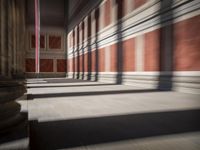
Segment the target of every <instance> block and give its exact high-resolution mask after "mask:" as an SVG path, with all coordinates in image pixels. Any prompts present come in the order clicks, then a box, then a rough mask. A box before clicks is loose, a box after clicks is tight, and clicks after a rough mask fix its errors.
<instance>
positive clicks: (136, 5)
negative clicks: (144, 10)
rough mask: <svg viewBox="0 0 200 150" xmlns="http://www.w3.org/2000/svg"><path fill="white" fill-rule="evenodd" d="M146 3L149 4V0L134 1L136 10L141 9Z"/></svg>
mask: <svg viewBox="0 0 200 150" xmlns="http://www.w3.org/2000/svg"><path fill="white" fill-rule="evenodd" d="M146 2H147V0H134V9H137V8H139V7H141V6H142V5H144V4H145V3H146Z"/></svg>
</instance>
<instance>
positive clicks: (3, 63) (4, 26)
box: [0, 0, 8, 76]
mask: <svg viewBox="0 0 200 150" xmlns="http://www.w3.org/2000/svg"><path fill="white" fill-rule="evenodd" d="M0 7H1V9H0V10H1V64H0V65H1V74H2V75H5V76H6V75H8V71H7V67H8V66H7V64H8V63H7V39H8V38H7V33H6V32H7V8H8V7H7V1H6V0H1V5H0Z"/></svg>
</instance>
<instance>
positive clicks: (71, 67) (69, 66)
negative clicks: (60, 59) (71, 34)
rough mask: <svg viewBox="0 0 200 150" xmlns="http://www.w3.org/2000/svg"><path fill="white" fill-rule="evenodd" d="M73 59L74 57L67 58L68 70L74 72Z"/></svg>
mask: <svg viewBox="0 0 200 150" xmlns="http://www.w3.org/2000/svg"><path fill="white" fill-rule="evenodd" d="M72 69H73V59H72V58H69V59H68V60H67V71H68V72H73V70H72Z"/></svg>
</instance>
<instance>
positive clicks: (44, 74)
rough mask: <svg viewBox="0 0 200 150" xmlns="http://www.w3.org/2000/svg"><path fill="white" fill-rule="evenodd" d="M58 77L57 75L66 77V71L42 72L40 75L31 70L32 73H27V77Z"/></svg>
mask: <svg viewBox="0 0 200 150" xmlns="http://www.w3.org/2000/svg"><path fill="white" fill-rule="evenodd" d="M37 77H38V78H57V77H66V73H65V72H61V73H58V72H45V73H44V72H42V73H40V74H39V75H38V74H36V73H34V72H30V73H26V78H37Z"/></svg>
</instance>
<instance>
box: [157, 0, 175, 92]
mask: <svg viewBox="0 0 200 150" xmlns="http://www.w3.org/2000/svg"><path fill="white" fill-rule="evenodd" d="M173 1H174V0H167V1H166V0H161V1H160V25H161V28H160V58H159V59H160V60H159V61H160V64H159V65H160V66H159V71H160V75H159V77H158V78H159V82H158V89H159V90H167V91H170V90H172V88H173V82H172V78H173V53H174V52H173V51H174V36H173V34H174V29H173V16H174V14H173V10H172V9H173V8H172V6H173ZM166 17H167V18H166ZM168 18H169V19H168Z"/></svg>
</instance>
